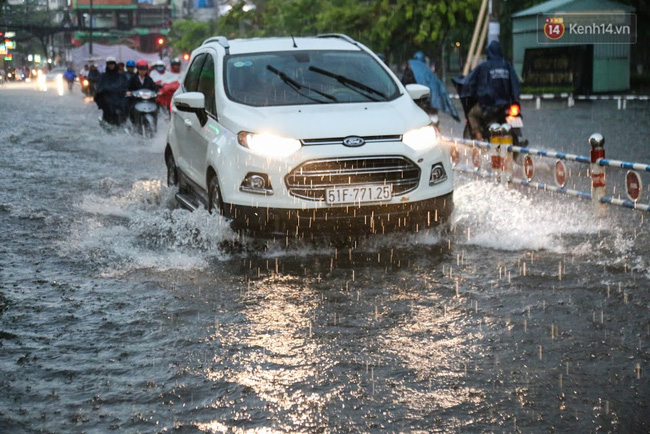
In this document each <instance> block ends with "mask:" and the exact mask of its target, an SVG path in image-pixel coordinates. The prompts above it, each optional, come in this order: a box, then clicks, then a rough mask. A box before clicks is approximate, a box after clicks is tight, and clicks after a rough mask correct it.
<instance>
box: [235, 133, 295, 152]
mask: <svg viewBox="0 0 650 434" xmlns="http://www.w3.org/2000/svg"><path fill="white" fill-rule="evenodd" d="M237 140H238V141H239V144H240V145H242V146H243V147H245V148H248V149H250V150H251V151H253V152H255V153H257V154H262V155H268V156H276V157H286V156H287V155H290V154H292V153H293V152H295V151H297V150H298V149H300V147H301V146H302V145H301V144H300V141H299V140H296V139H289V138H286V137H280V136H276V135H274V134H269V133H259V134H255V133H249V132H248V131H242V132H240V133H239V134H237Z"/></svg>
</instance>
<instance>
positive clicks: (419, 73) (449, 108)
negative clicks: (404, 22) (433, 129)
mask: <svg viewBox="0 0 650 434" xmlns="http://www.w3.org/2000/svg"><path fill="white" fill-rule="evenodd" d="M413 82H415V83H417V84H421V85H424V86H427V87H428V88H429V90H430V91H431V94H430V96H429V109H430V110H429V112H430V113H433V114H435V113H437V112H438V111H439V110H442V111H443V112H445V113H447V114H449V115H450V116H451V117H452V118H454V119H456V121H458V122H460V117H459V116H458V111H457V110H456V107H454V104H453V103H452V102H451V98H449V94H448V93H447V89H446V88H445V85H444V84H443V83H442V81H440V79H439V78H438V76H437V75H436V74H435V73H434V72H433V71H432V70H431V69H430V68H429V67H428V66H427V64H426V63H425V62H424V53H422V52H421V51H418V52H417V53H415V54H414V55H413V59H411V60H409V62H408V68H407V69H406V71H405V72H404V76H403V77H402V83H403V84H409V83H413Z"/></svg>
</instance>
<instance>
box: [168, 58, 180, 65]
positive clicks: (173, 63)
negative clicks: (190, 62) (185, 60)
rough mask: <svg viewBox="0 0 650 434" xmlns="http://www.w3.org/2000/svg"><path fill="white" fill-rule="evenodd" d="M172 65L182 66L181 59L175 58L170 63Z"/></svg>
mask: <svg viewBox="0 0 650 434" xmlns="http://www.w3.org/2000/svg"><path fill="white" fill-rule="evenodd" d="M170 64H171V65H180V64H181V59H179V58H178V57H174V58H173V59H172V61H171V62H170Z"/></svg>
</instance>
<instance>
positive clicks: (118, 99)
mask: <svg viewBox="0 0 650 434" xmlns="http://www.w3.org/2000/svg"><path fill="white" fill-rule="evenodd" d="M126 85H127V82H126V78H125V77H124V76H123V75H122V74H121V73H120V72H119V71H118V70H117V68H115V69H113V70H112V71H111V70H109V69H107V70H106V72H104V73H103V74H102V75H101V77H100V78H99V83H97V89H96V91H95V102H96V103H97V106H98V107H99V108H100V109H101V110H102V111H103V112H104V120H105V121H107V122H108V123H119V122H120V121H121V119H119V118H118V117H119V116H123V114H124V112H125V109H126Z"/></svg>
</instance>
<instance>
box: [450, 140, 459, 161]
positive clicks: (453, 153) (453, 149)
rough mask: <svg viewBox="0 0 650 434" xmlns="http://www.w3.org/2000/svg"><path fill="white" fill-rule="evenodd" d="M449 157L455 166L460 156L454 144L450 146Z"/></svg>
mask: <svg viewBox="0 0 650 434" xmlns="http://www.w3.org/2000/svg"><path fill="white" fill-rule="evenodd" d="M450 157H451V164H452V165H454V166H455V165H456V164H458V159H459V158H460V156H459V155H458V148H457V147H456V145H454V146H452V147H451V152H450Z"/></svg>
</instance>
